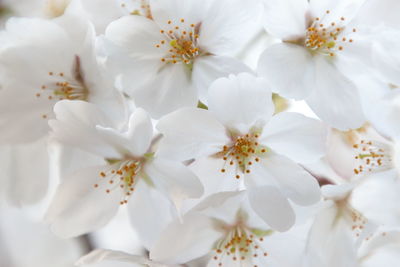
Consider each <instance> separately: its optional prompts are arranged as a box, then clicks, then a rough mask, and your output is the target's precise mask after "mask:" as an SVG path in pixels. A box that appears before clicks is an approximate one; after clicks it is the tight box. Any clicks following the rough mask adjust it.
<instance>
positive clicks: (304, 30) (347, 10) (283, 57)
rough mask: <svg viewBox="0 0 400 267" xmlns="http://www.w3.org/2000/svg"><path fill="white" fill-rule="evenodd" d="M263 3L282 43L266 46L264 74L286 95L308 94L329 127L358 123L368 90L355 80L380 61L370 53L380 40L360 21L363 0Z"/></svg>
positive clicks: (268, 24) (272, 30) (269, 0)
mask: <svg viewBox="0 0 400 267" xmlns="http://www.w3.org/2000/svg"><path fill="white" fill-rule="evenodd" d="M264 2H265V11H266V13H265V27H266V29H267V31H268V32H270V33H271V34H272V35H274V36H276V37H278V38H280V39H281V40H282V42H281V43H277V44H274V45H272V46H270V47H268V48H267V49H266V50H265V51H264V53H263V54H262V56H261V57H260V61H259V66H258V71H259V73H260V75H262V76H265V77H267V78H268V79H269V80H270V81H271V83H272V85H273V88H274V89H275V90H276V91H277V92H278V93H279V94H281V95H282V96H285V97H289V98H295V99H305V100H306V102H307V103H308V105H309V106H310V107H311V108H312V109H313V111H314V112H315V113H316V114H317V115H318V116H319V117H320V118H321V119H322V120H324V121H326V122H327V123H329V124H330V125H331V126H333V127H335V128H338V129H342V130H344V129H349V128H358V127H360V126H361V125H362V123H363V122H364V121H365V118H364V116H363V111H362V108H361V102H360V94H365V92H364V91H363V90H362V89H363V88H362V87H359V86H357V85H356V84H355V83H354V81H355V79H356V78H357V77H358V76H359V75H361V74H369V76H373V75H372V70H374V71H376V69H377V64H373V60H372V57H371V55H372V54H373V50H374V49H373V48H374V44H375V42H378V41H380V39H381V38H379V35H376V34H375V35H374V34H373V33H372V32H371V29H370V28H368V27H363V25H359V24H358V23H357V17H356V15H357V12H358V10H359V8H360V4H361V3H360V2H362V1H347V0H344V1H342V0H341V1H318V0H311V1H306V0H300V1H296V0H284V1H275V0H265V1H264ZM387 55H389V54H387ZM368 78H369V77H367V76H366V77H364V79H368ZM358 89H360V92H359V91H358Z"/></svg>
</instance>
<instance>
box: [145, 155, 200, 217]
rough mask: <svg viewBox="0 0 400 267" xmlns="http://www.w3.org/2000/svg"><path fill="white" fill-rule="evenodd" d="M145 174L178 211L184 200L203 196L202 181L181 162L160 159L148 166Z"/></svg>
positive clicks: (154, 160)
mask: <svg viewBox="0 0 400 267" xmlns="http://www.w3.org/2000/svg"><path fill="white" fill-rule="evenodd" d="M144 172H145V173H146V175H147V176H148V177H149V178H150V179H151V181H152V182H153V183H154V184H155V186H156V187H157V188H158V189H159V190H161V191H162V192H164V193H165V194H166V195H167V196H168V197H169V198H170V199H171V200H172V201H173V203H174V204H175V206H176V207H177V209H178V210H179V209H180V207H181V203H182V201H183V200H184V199H186V198H199V197H201V195H202V194H203V191H204V189H203V185H202V184H201V183H200V180H199V179H198V178H197V176H196V175H195V174H194V173H192V172H191V171H190V170H189V168H188V167H186V166H185V165H183V164H182V163H180V162H176V161H171V160H168V159H163V158H160V157H158V158H155V159H153V160H152V161H151V162H149V163H147V164H146V166H145V167H144Z"/></svg>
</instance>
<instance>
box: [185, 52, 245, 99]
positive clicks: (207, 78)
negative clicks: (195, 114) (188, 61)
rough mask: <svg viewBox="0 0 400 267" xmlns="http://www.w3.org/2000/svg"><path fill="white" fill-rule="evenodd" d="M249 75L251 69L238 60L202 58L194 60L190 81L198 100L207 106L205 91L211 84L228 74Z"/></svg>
mask: <svg viewBox="0 0 400 267" xmlns="http://www.w3.org/2000/svg"><path fill="white" fill-rule="evenodd" d="M241 72H249V73H251V72H252V71H251V69H250V68H249V67H247V66H246V65H245V64H243V63H241V62H240V61H239V60H237V59H235V58H233V57H232V58H230V57H224V56H213V55H209V56H203V57H199V58H197V59H196V60H195V62H194V65H193V72H192V80H193V83H194V86H195V87H196V89H197V90H198V92H199V95H200V100H201V101H202V102H203V103H205V104H207V91H208V88H209V87H210V85H211V84H212V82H214V81H215V80H216V79H218V78H221V77H228V76H229V74H239V73H241Z"/></svg>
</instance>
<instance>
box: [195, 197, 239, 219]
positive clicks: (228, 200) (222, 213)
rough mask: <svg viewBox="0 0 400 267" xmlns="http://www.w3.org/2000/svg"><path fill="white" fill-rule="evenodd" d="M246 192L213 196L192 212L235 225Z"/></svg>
mask: <svg viewBox="0 0 400 267" xmlns="http://www.w3.org/2000/svg"><path fill="white" fill-rule="evenodd" d="M244 197H245V191H226V192H218V193H216V194H212V195H210V196H208V197H207V198H205V199H204V200H202V201H201V202H200V203H199V204H198V205H196V206H195V207H193V209H191V211H196V212H199V213H201V214H203V215H207V216H208V217H212V218H215V219H218V220H222V221H224V222H225V223H230V222H232V223H234V221H235V220H236V215H237V212H238V210H239V209H240V208H241V205H242V204H243V202H244Z"/></svg>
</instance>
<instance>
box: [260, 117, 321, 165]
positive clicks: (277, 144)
mask: <svg viewBox="0 0 400 267" xmlns="http://www.w3.org/2000/svg"><path fill="white" fill-rule="evenodd" d="M327 130H328V129H327V127H326V126H325V125H324V124H323V123H322V122H320V121H318V120H315V119H311V118H307V117H305V116H303V115H301V114H298V113H290V112H282V113H279V114H277V115H275V116H273V117H272V119H271V120H270V121H269V122H268V123H267V125H266V126H265V127H264V131H263V133H262V135H261V137H260V143H262V144H265V145H266V146H268V147H270V148H272V149H273V150H274V151H276V152H278V153H279V154H283V155H285V156H287V157H289V158H290V159H292V160H294V161H295V162H299V163H311V162H313V161H316V160H318V159H319V158H321V157H322V156H323V155H324V154H325V153H326V146H327V144H326V142H327V141H326V139H327V134H328V131H327Z"/></svg>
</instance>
